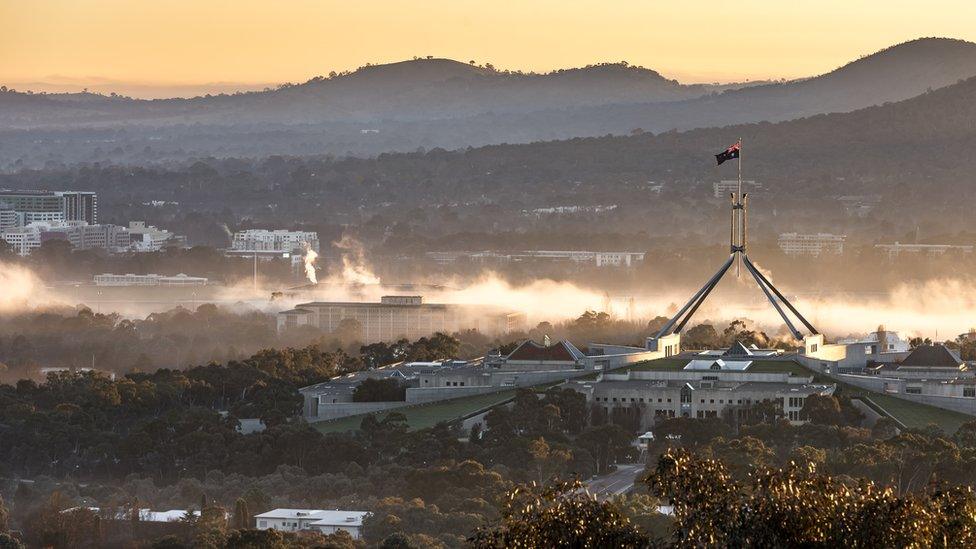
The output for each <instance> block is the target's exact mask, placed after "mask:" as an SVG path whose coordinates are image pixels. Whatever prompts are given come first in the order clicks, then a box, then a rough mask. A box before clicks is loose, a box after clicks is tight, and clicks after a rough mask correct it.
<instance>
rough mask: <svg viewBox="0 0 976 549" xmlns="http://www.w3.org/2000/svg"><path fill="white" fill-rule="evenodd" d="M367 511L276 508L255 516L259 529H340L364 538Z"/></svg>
mask: <svg viewBox="0 0 976 549" xmlns="http://www.w3.org/2000/svg"><path fill="white" fill-rule="evenodd" d="M368 515H369V513H368V512H366V511H339V510H335V511H328V510H324V509H275V510H273V511H268V512H267V513H261V514H260V515H255V516H254V522H255V528H257V529H258V530H282V531H285V532H297V531H299V530H315V531H318V532H322V533H323V534H326V535H328V534H333V533H335V532H338V531H340V530H342V531H346V532H349V535H350V536H352V539H362V536H363V519H364V518H366V516H368Z"/></svg>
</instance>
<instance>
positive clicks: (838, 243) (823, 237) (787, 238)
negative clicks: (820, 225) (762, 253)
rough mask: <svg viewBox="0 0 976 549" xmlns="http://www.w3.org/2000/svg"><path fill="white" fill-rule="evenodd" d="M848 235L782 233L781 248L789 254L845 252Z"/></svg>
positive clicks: (780, 236)
mask: <svg viewBox="0 0 976 549" xmlns="http://www.w3.org/2000/svg"><path fill="white" fill-rule="evenodd" d="M845 240H847V235H843V234H830V233H816V234H801V233H782V234H780V235H779V241H778V244H779V248H780V249H781V250H783V253H784V254H786V255H789V256H799V255H812V256H820V255H825V254H842V253H844V241H845Z"/></svg>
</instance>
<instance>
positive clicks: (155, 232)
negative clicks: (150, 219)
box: [128, 221, 186, 252]
mask: <svg viewBox="0 0 976 549" xmlns="http://www.w3.org/2000/svg"><path fill="white" fill-rule="evenodd" d="M128 231H129V238H130V241H131V244H130V248H131V250H132V251H134V252H158V251H159V250H162V249H163V247H165V246H185V245H186V238H185V237H182V236H178V235H175V234H173V233H171V232H170V231H167V230H164V229H159V228H157V227H155V226H153V225H146V222H145V221H130V222H129V227H128Z"/></svg>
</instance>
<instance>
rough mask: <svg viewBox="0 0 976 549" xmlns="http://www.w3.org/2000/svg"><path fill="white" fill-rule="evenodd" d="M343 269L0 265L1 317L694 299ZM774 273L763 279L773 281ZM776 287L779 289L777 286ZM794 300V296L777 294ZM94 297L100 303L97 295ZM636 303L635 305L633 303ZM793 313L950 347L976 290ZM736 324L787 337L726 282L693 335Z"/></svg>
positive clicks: (354, 249)
mask: <svg viewBox="0 0 976 549" xmlns="http://www.w3.org/2000/svg"><path fill="white" fill-rule="evenodd" d="M341 243H342V245H343V246H342V249H343V250H344V253H343V255H342V257H341V260H340V261H336V262H332V263H333V264H332V265H331V266H330V268H325V269H322V271H324V273H323V274H325V276H324V278H323V279H322V281H321V283H319V284H314V285H313V284H310V285H307V286H303V287H300V288H296V289H292V290H290V291H286V292H285V293H284V295H283V296H282V297H281V298H279V299H272V292H274V291H276V290H282V288H279V287H275V285H274V284H272V283H270V282H268V281H264V280H261V279H259V280H258V284H257V286H255V285H254V283H253V281H252V280H242V281H240V282H239V283H236V284H228V285H219V286H207V287H200V288H178V289H174V288H101V289H98V290H94V289H93V288H91V287H89V292H88V294H87V295H82V294H80V293H79V290H80V289H81V288H59V287H50V286H46V285H45V284H44V282H43V281H42V280H41V279H40V277H38V276H37V275H36V274H35V273H34V272H32V271H31V270H30V269H29V268H27V267H24V266H20V265H15V264H9V263H7V264H2V263H0V287H2V288H3V292H0V313H14V312H18V311H25V310H40V309H44V308H46V307H54V306H65V305H71V306H74V305H82V304H84V305H88V306H89V307H91V308H92V309H95V310H97V311H98V312H102V313H108V312H117V313H119V314H121V315H123V316H126V317H130V318H144V317H145V316H146V315H148V314H150V313H152V312H159V311H164V310H168V309H171V308H173V307H175V306H177V305H182V306H185V307H188V308H194V307H195V306H197V305H200V304H203V303H217V304H221V305H223V306H225V307H229V308H231V309H238V310H254V309H258V310H262V311H265V312H267V313H274V312H277V311H280V310H284V309H286V308H290V307H293V306H294V305H296V304H298V303H301V302H306V301H314V300H319V301H378V300H379V299H380V297H382V296H384V295H396V294H400V295H403V294H416V295H422V296H423V297H424V300H425V302H427V303H451V304H465V305H485V306H486V307H488V306H490V307H492V308H495V309H505V310H509V311H513V312H522V313H524V314H525V315H526V320H527V326H529V327H532V326H534V325H535V324H537V323H538V322H542V321H549V322H558V321H564V320H568V319H572V318H575V317H578V316H579V315H580V314H582V313H583V312H585V311H587V310H593V311H606V312H609V313H611V314H612V315H613V316H614V317H615V318H619V319H629V320H635V321H638V322H646V321H647V320H648V319H651V318H654V317H655V316H659V315H663V316H670V315H672V314H674V312H675V311H676V309H677V307H678V306H680V305H681V304H683V303H684V302H685V301H686V300H687V299H689V298H690V297H691V294H692V293H693V291H694V290H693V288H694V286H690V285H686V286H682V287H680V288H679V287H674V288H654V289H646V290H639V291H635V292H633V295H631V296H620V295H619V294H614V295H613V296H612V297H611V295H610V294H609V293H608V292H607V290H606V289H605V288H601V287H597V286H595V285H586V284H581V283H574V282H570V281H557V280H552V279H547V278H540V279H536V280H532V281H530V282H528V283H515V282H512V281H511V280H508V279H506V277H505V276H503V275H501V274H499V273H497V272H494V271H491V270H485V271H483V272H481V273H480V274H478V275H476V276H473V277H460V276H449V277H427V278H424V279H422V280H418V281H416V284H414V285H411V286H409V287H404V286H403V285H392V284H390V285H388V284H385V283H384V282H383V281H382V280H381V279H380V277H379V276H378V275H377V274H376V273H375V272H374V270H373V269H372V268H371V266H370V265H369V263H368V262H367V261H366V260H365V259H364V254H363V253H362V249H361V247H359V246H358V244H356V243H355V241H352V240H350V239H344V240H343V241H342V242H341ZM768 274H770V273H767V275H768ZM774 283H775V281H774ZM781 290H782V291H784V293H786V295H787V296H791V294H790V293H789V288H781ZM96 294H97V295H96ZM631 297H632V298H633V299H632V304H631V300H630V298H631ZM791 300H792V301H793V303H794V305H796V306H797V308H798V309H799V310H800V312H801V313H803V314H804V315H805V316H806V318H807V319H808V320H809V321H810V322H811V323H813V325H814V326H816V327H817V328H818V329H819V330H820V331H821V332H823V333H825V334H826V335H827V336H828V337H829V338H837V337H844V336H847V335H856V334H863V333H866V332H870V331H873V330H874V329H875V328H876V327H877V326H878V325H879V324H884V325H885V326H886V327H887V328H888V329H890V330H896V331H898V332H900V333H901V335H902V336H904V337H910V336H922V337H930V338H933V339H938V340H945V339H953V338H955V337H956V336H957V335H958V334H960V333H963V332H966V331H968V330H969V329H970V328H971V327H973V326H974V325H976V319H974V318H973V314H972V311H974V310H976V284H974V283H973V282H972V281H968V280H963V279H956V278H941V279H932V280H927V281H921V282H906V283H902V284H899V285H897V286H896V287H895V288H894V289H893V290H891V291H888V292H879V293H877V294H870V295H866V294H837V295H816V296H807V295H801V296H798V297H791ZM733 319H743V320H747V321H750V322H752V323H755V325H756V326H758V327H759V328H761V329H763V330H764V331H766V332H767V333H768V334H769V335H770V336H776V335H783V334H784V333H785V326H784V325H783V322H782V320H781V319H780V318H779V317H778V315H777V314H776V312H775V310H774V309H773V308H772V306H770V305H769V303H768V302H766V301H765V298H764V297H763V295H762V293H761V292H760V290H759V288H758V287H757V286H756V285H755V283H754V282H753V281H752V280H751V278H749V277H747V276H746V275H745V274H744V273H743V274H742V276H740V277H738V278H736V277H735V276H734V272H730V273H729V274H728V275H727V276H726V279H725V280H723V282H722V283H721V284H719V286H718V287H717V288H716V290H715V291H714V292H713V293H712V295H711V296H710V297H709V298H708V300H707V301H706V302H705V303H704V304H703V306H702V307H701V309H700V310H699V311H698V312H697V314H696V315H695V317H694V318H693V319H692V321H691V322H690V325H695V324H698V323H704V322H708V323H712V324H714V325H715V326H716V327H718V328H720V327H722V326H724V325H726V324H728V322H730V321H731V320H733Z"/></svg>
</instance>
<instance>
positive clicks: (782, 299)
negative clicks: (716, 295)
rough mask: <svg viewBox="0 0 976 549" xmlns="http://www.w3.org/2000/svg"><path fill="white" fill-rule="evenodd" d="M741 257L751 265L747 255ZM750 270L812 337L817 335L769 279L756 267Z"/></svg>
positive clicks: (753, 266) (815, 330)
mask: <svg viewBox="0 0 976 549" xmlns="http://www.w3.org/2000/svg"><path fill="white" fill-rule="evenodd" d="M743 256H744V257H745V261H746V263H747V264H748V265H752V260H751V259H749V256H747V255H744V254H743ZM752 268H753V269H754V270H755V271H756V274H757V275H759V278H761V279H762V280H763V282H765V283H766V284H767V285H768V286H769V288H770V289H771V290H773V293H774V294H776V297H778V298H779V299H780V301H782V302H783V304H784V305H786V307H787V308H788V309H789V310H790V311H791V312H792V313H793V314H794V315H796V318H798V319H799V320H800V322H802V323H803V325H804V326H806V327H807V330H810V333H811V334H813V335H817V334H819V333H820V332H818V331H817V329H816V328H814V327H813V324H810V323H809V322H807V319H806V318H804V317H803V315H801V314H800V311H798V310H796V307H794V306H793V304H792V303H790V300H788V299H786V297H785V296H784V295H783V294H782V293H780V291H779V290H778V289H776V286H773V283H772V282H770V281H769V279H767V278H766V276H765V275H763V274H762V273H761V272H760V271H759V269H758V268H756V266H755V265H752Z"/></svg>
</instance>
